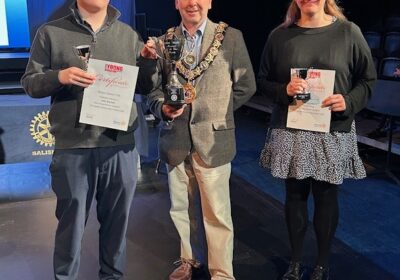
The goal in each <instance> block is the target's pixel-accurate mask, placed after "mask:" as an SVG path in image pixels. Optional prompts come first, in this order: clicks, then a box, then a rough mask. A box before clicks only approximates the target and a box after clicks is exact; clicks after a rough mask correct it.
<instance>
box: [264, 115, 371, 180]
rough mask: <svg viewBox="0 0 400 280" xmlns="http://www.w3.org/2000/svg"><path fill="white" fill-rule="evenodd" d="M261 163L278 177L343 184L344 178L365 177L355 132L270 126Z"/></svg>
mask: <svg viewBox="0 0 400 280" xmlns="http://www.w3.org/2000/svg"><path fill="white" fill-rule="evenodd" d="M260 165H261V166H262V167H264V168H268V169H271V173H272V176H274V177H277V178H282V179H286V178H296V179H305V178H308V177H312V178H313V179H315V180H319V181H326V182H329V183H331V184H342V183H343V179H345V178H353V179H362V178H365V177H366V172H365V168H364V165H363V163H362V161H361V158H360V156H359V155H358V148H357V135H356V129H355V124H354V122H353V124H352V126H351V131H350V132H348V133H346V132H332V133H321V132H313V131H305V130H297V129H269V131H268V133H267V139H266V142H265V146H264V148H263V150H262V152H261V156H260Z"/></svg>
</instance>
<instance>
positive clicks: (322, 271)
mask: <svg viewBox="0 0 400 280" xmlns="http://www.w3.org/2000/svg"><path fill="white" fill-rule="evenodd" d="M310 280H329V268H327V267H322V266H318V265H317V266H316V267H315V268H314V271H313V273H312V274H311V278H310Z"/></svg>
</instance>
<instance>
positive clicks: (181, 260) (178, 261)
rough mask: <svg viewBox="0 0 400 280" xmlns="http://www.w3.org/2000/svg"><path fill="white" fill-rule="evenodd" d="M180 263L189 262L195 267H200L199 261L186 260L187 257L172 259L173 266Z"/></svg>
mask: <svg viewBox="0 0 400 280" xmlns="http://www.w3.org/2000/svg"><path fill="white" fill-rule="evenodd" d="M182 264H189V265H191V266H193V267H195V268H198V267H200V263H199V262H198V261H196V260H188V259H184V258H180V259H179V260H176V261H174V265H175V266H180V265H182Z"/></svg>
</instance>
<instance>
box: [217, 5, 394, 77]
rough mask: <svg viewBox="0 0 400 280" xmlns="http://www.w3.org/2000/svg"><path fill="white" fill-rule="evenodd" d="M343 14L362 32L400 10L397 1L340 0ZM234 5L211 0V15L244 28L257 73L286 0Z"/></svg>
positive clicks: (280, 18) (379, 23)
mask: <svg viewBox="0 0 400 280" xmlns="http://www.w3.org/2000/svg"><path fill="white" fill-rule="evenodd" d="M339 2H340V5H341V6H342V7H343V8H344V13H345V15H346V17H347V18H348V19H349V20H351V21H353V22H355V23H356V24H357V25H359V26H360V28H361V29H362V30H363V31H365V30H368V29H371V28H376V27H377V26H378V28H380V27H381V26H382V25H383V20H384V19H385V18H386V17H387V16H389V15H391V14H398V13H399V12H400V1H399V0H382V1H379V4H378V3H377V2H374V1H372V2H371V1H365V0H342V1H339ZM242 3H243V5H235V4H233V2H232V0H214V1H213V7H212V10H211V11H210V18H212V19H214V20H223V21H226V22H227V23H229V24H230V25H231V26H233V27H236V28H238V29H240V30H242V31H243V35H244V38H245V41H246V44H247V47H248V49H249V50H250V56H251V59H252V63H253V67H254V69H255V71H256V73H257V72H258V67H259V60H260V56H261V53H262V50H263V48H264V44H265V41H266V40H267V37H268V34H269V32H271V30H272V29H273V28H274V27H276V26H278V25H279V24H280V23H281V22H282V21H283V19H284V17H285V14H286V10H287V7H288V5H289V3H290V1H289V0H274V1H260V0H247V1H244V2H242Z"/></svg>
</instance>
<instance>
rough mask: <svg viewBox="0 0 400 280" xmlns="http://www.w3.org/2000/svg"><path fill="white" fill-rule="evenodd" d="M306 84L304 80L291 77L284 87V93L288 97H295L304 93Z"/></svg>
mask: <svg viewBox="0 0 400 280" xmlns="http://www.w3.org/2000/svg"><path fill="white" fill-rule="evenodd" d="M307 87H308V84H307V82H306V81H305V80H304V79H301V78H297V77H293V78H292V79H291V81H290V82H289V83H288V84H287V86H286V92H287V95H289V96H292V97H293V96H295V95H296V94H300V93H304V91H305V90H306V89H307Z"/></svg>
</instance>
